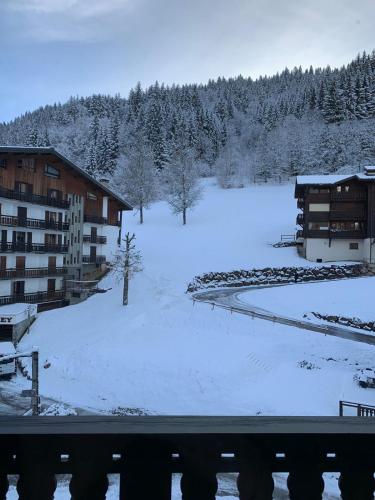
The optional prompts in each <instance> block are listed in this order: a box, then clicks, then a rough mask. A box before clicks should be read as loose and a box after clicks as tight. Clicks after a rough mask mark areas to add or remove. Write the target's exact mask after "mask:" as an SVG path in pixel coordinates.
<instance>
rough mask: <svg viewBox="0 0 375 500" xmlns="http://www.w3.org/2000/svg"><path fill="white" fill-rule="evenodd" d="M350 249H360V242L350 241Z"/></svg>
mask: <svg viewBox="0 0 375 500" xmlns="http://www.w3.org/2000/svg"><path fill="white" fill-rule="evenodd" d="M349 250H358V243H349Z"/></svg>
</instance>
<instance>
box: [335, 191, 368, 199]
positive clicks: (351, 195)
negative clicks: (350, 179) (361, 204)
mask: <svg viewBox="0 0 375 500" xmlns="http://www.w3.org/2000/svg"><path fill="white" fill-rule="evenodd" d="M366 199H367V193H366V192H365V191H348V192H341V193H338V192H336V191H332V192H331V200H332V201H366Z"/></svg>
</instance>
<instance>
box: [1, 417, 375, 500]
mask: <svg viewBox="0 0 375 500" xmlns="http://www.w3.org/2000/svg"><path fill="white" fill-rule="evenodd" d="M374 449H375V424H374V423H373V419H369V418H359V417H349V418H346V417H327V418H326V417H306V418H304V417H279V418H278V417H275V418H271V417H270V418H268V417H1V418H0V498H1V499H3V498H6V492H7V490H8V481H7V474H19V480H18V484H17V490H18V494H19V498H21V499H27V500H47V499H52V498H53V494H54V490H55V487H56V479H55V474H72V478H71V481H70V487H69V488H70V494H71V498H72V499H74V500H101V499H105V495H106V491H107V488H108V480H107V474H108V473H118V474H119V475H120V499H123V500H151V499H152V500H170V499H171V475H172V473H182V479H181V491H182V498H183V500H214V499H215V495H216V491H217V479H216V474H217V473H219V472H237V473H239V476H238V483H237V484H238V491H239V498H240V499H242V500H271V499H272V497H273V489H274V485H273V479H272V473H273V472H288V473H289V476H288V482H287V485H288V489H289V495H290V498H291V499H292V500H317V499H321V498H322V493H323V491H324V482H323V479H322V473H323V472H339V473H340V481H339V487H340V490H341V495H342V498H343V499H344V500H369V499H372V498H373V492H374V477H373V473H374V471H375V453H374Z"/></svg>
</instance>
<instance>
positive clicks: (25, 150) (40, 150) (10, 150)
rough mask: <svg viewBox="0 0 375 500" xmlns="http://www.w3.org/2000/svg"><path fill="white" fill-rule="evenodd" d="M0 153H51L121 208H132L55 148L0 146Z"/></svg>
mask: <svg viewBox="0 0 375 500" xmlns="http://www.w3.org/2000/svg"><path fill="white" fill-rule="evenodd" d="M0 153H25V154H51V155H55V156H57V157H58V158H59V159H60V160H61V161H62V162H63V163H66V164H67V165H69V167H71V168H72V169H73V170H75V171H76V172H78V173H79V174H80V175H82V176H83V177H85V178H86V179H87V180H89V181H91V182H92V183H93V184H95V185H96V186H97V187H98V188H100V189H101V190H103V191H105V192H106V193H107V194H109V195H110V196H112V197H113V198H115V199H116V200H117V201H118V202H120V203H121V205H122V206H123V208H122V209H123V210H133V207H132V206H131V205H130V203H128V202H127V201H126V200H124V198H122V197H121V196H119V195H118V194H116V193H114V192H113V191H112V190H111V189H109V188H108V187H107V186H105V185H104V184H102V183H101V182H99V181H97V180H96V179H95V178H94V177H92V176H91V175H90V174H88V173H87V172H85V170H83V169H82V168H81V167H79V166H78V165H76V164H75V163H73V162H71V161H70V160H68V158H65V156H63V155H62V154H61V153H59V152H58V151H56V149H54V148H51V147H34V146H0Z"/></svg>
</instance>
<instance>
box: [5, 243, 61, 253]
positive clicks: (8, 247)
mask: <svg viewBox="0 0 375 500" xmlns="http://www.w3.org/2000/svg"><path fill="white" fill-rule="evenodd" d="M0 251H1V252H20V253H29V252H34V253H67V252H68V245H52V244H43V243H3V242H1V243H0Z"/></svg>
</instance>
